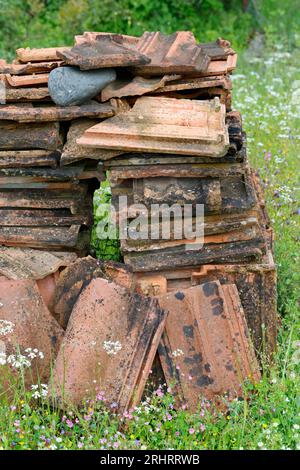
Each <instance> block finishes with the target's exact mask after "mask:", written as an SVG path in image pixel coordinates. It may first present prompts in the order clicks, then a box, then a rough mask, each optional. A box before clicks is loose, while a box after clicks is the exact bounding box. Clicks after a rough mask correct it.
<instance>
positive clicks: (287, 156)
mask: <svg viewBox="0 0 300 470" xmlns="http://www.w3.org/2000/svg"><path fill="white" fill-rule="evenodd" d="M299 60H300V54H299V53H294V54H287V53H284V52H283V51H282V50H281V49H277V50H275V51H272V52H271V51H269V52H267V53H265V54H264V55H263V56H262V57H260V58H255V57H251V55H249V54H247V55H246V54H245V55H244V57H242V59H241V60H240V63H239V67H238V72H237V73H236V74H235V76H234V80H233V85H234V93H233V96H234V108H236V109H239V110H240V111H241V112H242V114H243V118H244V127H245V130H246V131H247V135H248V149H249V150H248V154H249V158H250V162H251V164H252V166H254V167H255V168H257V169H259V172H260V175H261V178H262V180H263V183H264V187H265V194H266V200H267V205H268V210H269V214H270V218H271V220H272V223H273V226H274V228H275V233H276V262H277V266H278V278H279V284H278V310H279V313H280V317H281V322H282V326H281V327H280V332H279V338H278V351H277V353H276V356H275V359H274V363H273V365H272V366H270V365H268V364H265V365H264V371H263V376H262V380H261V381H260V383H258V384H257V385H255V386H253V385H251V384H245V387H244V390H245V399H244V400H236V401H233V402H231V403H227V404H226V407H227V408H226V409H227V411H226V412H222V413H221V412H220V411H218V410H217V409H215V408H214V407H213V406H212V405H211V404H210V403H208V402H206V401H202V402H200V403H199V410H198V411H197V413H195V414H193V415H192V414H190V413H189V412H188V411H187V410H186V409H184V407H183V409H177V410H175V409H174V400H173V397H172V390H169V391H167V393H165V392H164V391H163V390H162V389H158V390H156V391H155V392H154V393H153V395H152V396H151V397H149V399H147V400H145V401H144V402H142V403H141V405H140V406H139V407H138V408H136V409H134V410H132V411H130V412H128V413H126V414H125V415H122V416H119V415H118V414H117V413H116V412H114V409H115V408H114V407H115V404H113V403H109V400H107V399H106V398H105V397H104V396H103V394H101V393H99V394H98V395H97V397H96V398H95V399H94V400H92V401H90V402H88V403H86V405H85V408H84V409H82V410H80V411H79V410H76V409H68V410H64V412H63V413H61V412H60V411H59V410H58V409H55V408H53V407H51V406H50V402H49V399H48V398H47V396H46V393H45V387H43V386H42V385H41V384H40V385H38V384H33V385H34V387H33V390H32V391H31V392H25V391H24V388H23V387H22V385H20V384H22V381H20V380H19V381H16V382H15V383H14V384H12V392H13V394H14V398H13V400H12V401H10V402H8V401H7V400H6V398H5V395H1V400H2V401H1V406H0V448H2V449H224V450H226V449H237V450H238V449H300V414H299V405H300V397H299V383H300V381H299V361H300V338H299V298H300V295H299V286H300V282H299V281H300V274H299V264H300V263H299V250H298V245H299V220H300V209H299V202H297V201H299V198H298V195H299V157H298V155H299V152H300V133H299V124H300V76H299V71H298V69H297V68H296V67H295V65H294V64H297V63H299ZM297 80H299V81H298V82H297ZM0 367H6V366H4V365H3V366H0ZM43 395H45V396H43Z"/></svg>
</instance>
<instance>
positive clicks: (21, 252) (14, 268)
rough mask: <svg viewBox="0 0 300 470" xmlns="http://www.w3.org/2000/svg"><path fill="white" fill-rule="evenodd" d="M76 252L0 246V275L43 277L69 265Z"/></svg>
mask: <svg viewBox="0 0 300 470" xmlns="http://www.w3.org/2000/svg"><path fill="white" fill-rule="evenodd" d="M76 258H77V255H76V254H75V253H65V252H62V253H60V254H59V255H57V253H55V252H54V253H49V252H48V251H40V250H32V249H28V248H12V247H10V248H8V247H5V246H0V275H2V276H6V277H7V278H8V279H15V280H17V279H36V280H37V279H43V278H45V277H46V276H48V275H49V274H52V273H55V272H56V271H57V270H58V269H59V268H61V267H66V266H69V265H70V264H71V263H72V262H74V261H75V260H76Z"/></svg>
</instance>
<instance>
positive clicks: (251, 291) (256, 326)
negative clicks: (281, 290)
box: [170, 251, 278, 355]
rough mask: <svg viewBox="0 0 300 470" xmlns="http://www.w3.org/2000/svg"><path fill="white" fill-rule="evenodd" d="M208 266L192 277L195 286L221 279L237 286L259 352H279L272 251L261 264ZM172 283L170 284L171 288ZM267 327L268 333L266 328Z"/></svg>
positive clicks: (222, 281) (274, 270)
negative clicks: (277, 348) (277, 346)
mask: <svg viewBox="0 0 300 470" xmlns="http://www.w3.org/2000/svg"><path fill="white" fill-rule="evenodd" d="M229 263H230V260H229V262H228V263H227V264H224V265H213V264H212V265H205V266H201V267H199V268H198V269H197V270H195V271H194V272H193V273H192V276H191V278H190V279H191V283H192V284H193V285H196V284H202V283H203V282H207V281H210V280H215V279H219V280H220V282H221V283H222V284H223V283H235V284H236V286H237V288H238V291H239V295H240V298H241V302H242V305H243V308H244V311H245V314H246V318H247V323H248V326H249V329H250V331H251V334H252V338H253V343H254V345H255V349H256V351H258V352H262V351H263V349H264V354H266V353H267V354H270V355H271V354H272V353H273V352H274V351H275V350H276V339H277V333H278V314H277V290H276V286H277V282H276V267H275V264H274V260H273V256H272V253H271V251H268V252H267V254H266V255H265V256H264V258H263V261H262V263H260V264H250V263H249V264H248V265H245V264H242V263H241V264H240V265H234V264H229ZM171 284H172V282H171V283H170V287H171ZM262 325H264V330H263V326H262Z"/></svg>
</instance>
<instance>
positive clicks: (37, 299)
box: [0, 277, 63, 385]
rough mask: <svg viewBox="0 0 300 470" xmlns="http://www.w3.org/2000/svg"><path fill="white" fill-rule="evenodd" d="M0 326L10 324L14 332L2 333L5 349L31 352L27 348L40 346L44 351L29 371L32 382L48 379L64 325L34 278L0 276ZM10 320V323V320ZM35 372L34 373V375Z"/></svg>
mask: <svg viewBox="0 0 300 470" xmlns="http://www.w3.org/2000/svg"><path fill="white" fill-rule="evenodd" d="M0 305H1V308H0V318H1V320H0V328H1V326H5V325H6V326H10V327H11V328H10V329H11V330H12V331H11V332H9V333H7V334H6V335H1V340H0V343H1V352H3V353H5V354H6V356H8V355H10V354H14V355H18V350H19V352H20V353H21V354H23V355H25V356H26V355H27V354H28V353H26V349H27V348H32V349H34V348H37V349H38V350H39V351H41V352H42V353H43V354H44V358H43V359H39V358H36V359H34V361H33V366H32V367H31V368H30V369H29V370H28V373H27V372H26V368H25V377H26V379H27V383H28V385H30V384H32V383H37V382H36V380H40V381H41V382H44V383H45V382H47V381H48V380H49V377H50V366H51V362H53V361H54V359H55V357H56V354H57V352H58V349H59V346H60V343H61V341H62V338H63V329H62V328H61V327H60V326H59V325H58V323H57V322H56V320H55V319H54V318H53V317H52V315H51V314H50V312H49V310H48V309H47V307H46V305H45V303H44V301H43V299H42V297H41V295H40V293H39V290H38V288H37V285H36V282H35V281H34V280H29V279H26V280H25V279H22V280H18V281H16V280H9V279H7V278H5V277H0ZM6 322H8V323H6ZM32 375H33V377H32Z"/></svg>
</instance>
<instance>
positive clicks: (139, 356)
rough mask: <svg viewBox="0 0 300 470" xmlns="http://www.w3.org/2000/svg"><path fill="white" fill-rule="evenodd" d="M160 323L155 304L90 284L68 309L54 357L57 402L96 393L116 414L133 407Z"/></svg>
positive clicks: (114, 287)
mask: <svg viewBox="0 0 300 470" xmlns="http://www.w3.org/2000/svg"><path fill="white" fill-rule="evenodd" d="M165 319H166V313H165V312H164V311H163V310H161V309H160V308H159V306H158V301H157V300H156V299H151V298H150V297H141V296H139V295H138V294H131V293H130V292H129V291H128V290H126V289H124V288H123V287H120V286H117V285H116V284H114V283H112V282H108V281H106V280H104V279H100V278H98V279H93V280H92V281H91V282H90V284H89V285H88V286H87V287H86V289H85V290H84V291H83V292H82V293H81V295H80V297H79V299H78V301H77V302H76V305H75V306H74V309H73V311H72V314H71V317H70V320H69V323H68V327H67V330H66V333H65V338H64V341H63V343H62V346H61V348H60V351H59V353H58V356H57V360H56V363H55V367H54V371H53V389H54V394H55V396H56V398H57V399H58V401H59V402H62V401H66V402H72V403H76V404H78V403H81V402H82V401H83V400H84V399H85V398H91V397H93V396H94V395H95V393H96V392H97V389H98V390H99V391H100V390H101V391H102V392H103V393H104V394H105V396H106V397H107V398H108V399H109V401H110V402H116V403H118V407H119V411H120V412H122V411H124V410H126V409H128V408H129V407H130V406H134V405H135V404H137V402H138V401H139V400H140V399H141V397H142V393H143V389H144V384H145V381H146V380H147V377H148V375H149V371H150V368H151V366H152V362H153V359H154V355H155V352H156V349H157V346H158V343H159V341H160V337H161V333H162V328H163V327H164V322H165ZM83 325H84V326H83ZM95 352H97V353H96V354H95ZM99 362H100V364H101V367H99V365H98V364H99Z"/></svg>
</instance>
